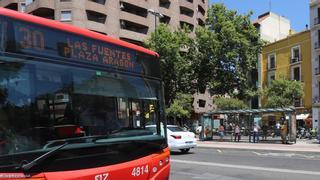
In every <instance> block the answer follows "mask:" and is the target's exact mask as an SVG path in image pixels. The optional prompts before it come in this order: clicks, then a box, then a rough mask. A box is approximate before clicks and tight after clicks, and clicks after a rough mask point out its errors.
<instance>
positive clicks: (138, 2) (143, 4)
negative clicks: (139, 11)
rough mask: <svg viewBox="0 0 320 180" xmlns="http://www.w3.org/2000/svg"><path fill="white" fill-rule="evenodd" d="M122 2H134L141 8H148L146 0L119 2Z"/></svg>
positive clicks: (124, 0)
mask: <svg viewBox="0 0 320 180" xmlns="http://www.w3.org/2000/svg"><path fill="white" fill-rule="evenodd" d="M122 2H124V3H128V4H134V5H135V6H139V7H141V8H144V9H148V6H147V5H148V3H146V1H137V0H121V1H120V4H121V3H122Z"/></svg>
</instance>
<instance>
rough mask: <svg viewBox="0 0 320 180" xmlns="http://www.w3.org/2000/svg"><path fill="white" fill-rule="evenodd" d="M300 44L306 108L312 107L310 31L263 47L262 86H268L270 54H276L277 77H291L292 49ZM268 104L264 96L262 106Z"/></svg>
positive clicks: (304, 104)
mask: <svg viewBox="0 0 320 180" xmlns="http://www.w3.org/2000/svg"><path fill="white" fill-rule="evenodd" d="M298 45H299V46H300V53H301V59H302V62H301V81H302V83H303V89H304V97H303V102H302V103H303V104H302V105H303V106H304V108H305V109H311V107H312V102H311V101H312V72H311V67H312V65H311V64H312V63H311V36H310V31H309V30H307V31H303V32H300V33H297V34H294V35H291V36H288V37H287V38H286V39H283V40H280V41H277V42H274V43H271V44H268V45H266V46H264V47H263V48H262V57H261V58H262V63H261V81H262V82H261V83H262V88H265V87H267V86H268V72H269V70H268V66H267V62H268V55H269V54H273V53H274V54H275V56H276V70H275V79H278V78H281V77H284V78H286V79H291V67H292V66H291V64H290V61H291V49H292V47H295V46H298ZM265 104H266V99H265V98H262V106H263V107H264V105H265Z"/></svg>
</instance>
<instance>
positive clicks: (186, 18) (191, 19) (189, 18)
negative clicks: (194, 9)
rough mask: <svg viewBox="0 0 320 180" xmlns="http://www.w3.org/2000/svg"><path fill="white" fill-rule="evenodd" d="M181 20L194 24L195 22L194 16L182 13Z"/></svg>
mask: <svg viewBox="0 0 320 180" xmlns="http://www.w3.org/2000/svg"><path fill="white" fill-rule="evenodd" d="M180 21H181V22H185V23H187V24H191V25H192V26H193V24H194V20H193V18H192V17H190V16H187V15H184V14H180Z"/></svg>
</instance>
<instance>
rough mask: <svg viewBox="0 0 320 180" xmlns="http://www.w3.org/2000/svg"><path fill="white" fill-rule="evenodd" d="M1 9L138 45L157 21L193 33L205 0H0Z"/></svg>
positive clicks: (202, 17) (201, 18) (201, 22)
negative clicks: (52, 20)
mask: <svg viewBox="0 0 320 180" xmlns="http://www.w3.org/2000/svg"><path fill="white" fill-rule="evenodd" d="M0 6H2V7H6V8H9V9H14V10H18V11H22V12H26V13H29V14H33V15H35V16H41V17H44V18H48V19H54V20H57V21H61V22H64V23H67V24H72V25H75V26H79V27H82V28H86V29H89V30H92V31H95V32H99V33H102V34H106V35H109V36H111V37H114V38H119V39H122V40H125V41H128V42H131V43H135V44H138V45H141V44H142V42H143V40H144V39H145V38H146V37H147V36H148V35H149V34H150V33H151V32H153V31H154V30H155V26H156V24H157V23H159V22H162V23H166V24H168V25H170V26H171V27H173V28H178V27H182V26H187V27H189V28H190V30H192V31H194V30H195V27H196V26H198V25H200V26H204V24H205V16H206V12H207V9H208V0H1V1H0ZM152 11H154V12H159V13H161V17H160V16H156V18H155V15H154V14H152V13H151V12H152Z"/></svg>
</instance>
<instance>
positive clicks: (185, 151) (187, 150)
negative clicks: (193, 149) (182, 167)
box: [180, 148, 190, 153]
mask: <svg viewBox="0 0 320 180" xmlns="http://www.w3.org/2000/svg"><path fill="white" fill-rule="evenodd" d="M180 151H181V152H182V153H188V152H189V151H190V148H188V149H180Z"/></svg>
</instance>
